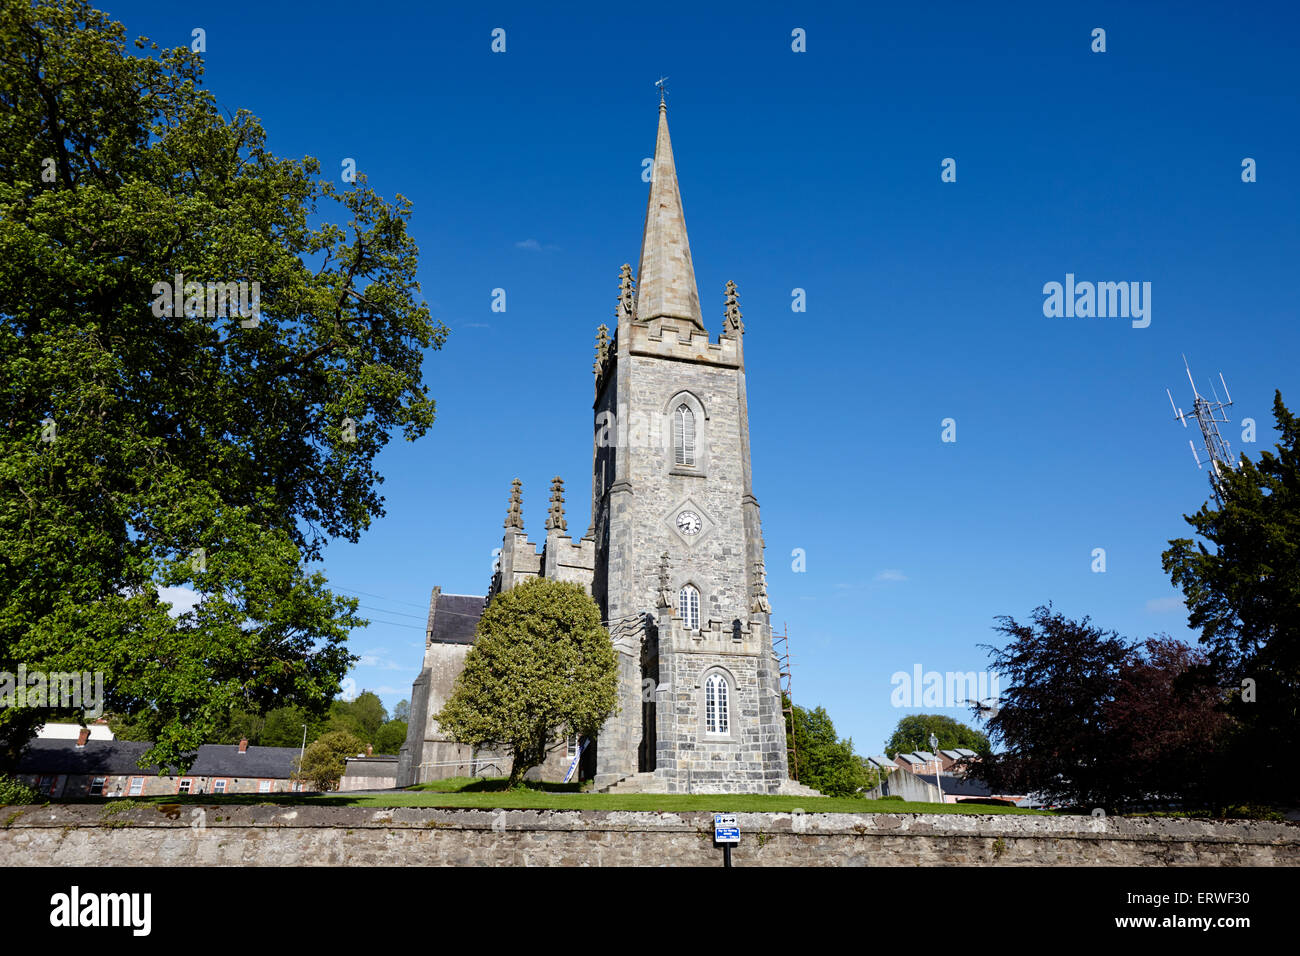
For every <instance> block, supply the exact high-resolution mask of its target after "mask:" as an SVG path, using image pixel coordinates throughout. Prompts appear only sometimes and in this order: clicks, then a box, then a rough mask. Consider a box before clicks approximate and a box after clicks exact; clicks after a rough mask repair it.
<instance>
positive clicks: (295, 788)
mask: <svg viewBox="0 0 1300 956" xmlns="http://www.w3.org/2000/svg"><path fill="white" fill-rule="evenodd" d="M293 792H294V793H301V792H302V782H301V781H299V782H297V783H295V784H294V785H293Z"/></svg>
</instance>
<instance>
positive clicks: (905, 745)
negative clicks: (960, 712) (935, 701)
mask: <svg viewBox="0 0 1300 956" xmlns="http://www.w3.org/2000/svg"><path fill="white" fill-rule="evenodd" d="M931 734H934V736H935V737H936V738H937V739H938V741H939V744H938V749H939V750H955V749H957V748H958V747H960V748H962V749H965V750H973V751H975V752H976V753H977V754H986V753H988V752H989V739H988V737H986V736H984V734H982V733H980V732H979V731H978V730H975V729H974V728H973V727H967V726H966V725H965V724H963V723H962V722H961V721H958V720H953V719H952V718H951V717H947V716H945V715H943V714H908V715H907V716H906V717H903V718H902V719H900V720H899V721H898V726H896V727H895V728H894V732H893V733H892V734H891V735H890V737H889V740H888V741H886V742H885V755H886V756H888V757H897V756H898V755H899V754H901V753H911V752H912V751H914V750H926V751H928V750H929V749H930V735H931Z"/></svg>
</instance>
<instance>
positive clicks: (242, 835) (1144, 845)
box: [0, 804, 1300, 867]
mask: <svg viewBox="0 0 1300 956" xmlns="http://www.w3.org/2000/svg"><path fill="white" fill-rule="evenodd" d="M107 806H111V804H109V805H99V804H94V805H86V804H82V805H62V806H47V807H5V808H3V810H0V866H6V867H8V866H46V865H51V864H53V865H58V866H124V865H126V866H139V865H172V866H175V865H180V866H186V865H207V866H367V865H379V864H383V865H398V866H430V865H432V866H436V865H507V866H518V865H532V866H553V865H561V866H577V865H601V866H615V865H644V866H718V865H720V863H721V851H720V850H719V849H717V848H716V847H714V846H713V844H712V829H711V824H712V817H711V815H710V814H708V813H644V812H636V813H634V812H617V811H581V812H580V811H538V810H509V811H502V810H434V809H423V808H396V809H370V808H361V807H309V806H297V807H291V808H277V807H270V806H229V805H227V806H207V807H200V806H196V805H151V806H137V807H132V808H130V809H127V810H124V811H122V812H120V813H116V814H107V813H105V810H106V807H107ZM737 816H738V817H739V823H740V827H741V834H742V835H741V842H740V845H739V846H738V847H737V848H736V849H735V851H734V853H733V860H734V862H735V865H736V866H949V865H979V866H1094V865H1118V866H1134V865H1145V866H1245V865H1251V866H1259V865H1264V866H1269V865H1274V866H1296V865H1300V827H1297V826H1295V825H1293V824H1292V825H1288V824H1280V823H1261V822H1237V823H1228V822H1211V821H1194V820H1173V819H1146V818H1118V817H1111V818H1106V819H1096V818H1092V817H1047V816H1015V815H1006V816H1002V815H997V816H994V815H987V816H975V815H965V814H933V815H908V814H885V813H875V814H872V813H867V814H847V813H844V814H840V813H837V814H800V813H798V812H795V813H792V814H791V813H785V814H780V813H741V814H738V815H737Z"/></svg>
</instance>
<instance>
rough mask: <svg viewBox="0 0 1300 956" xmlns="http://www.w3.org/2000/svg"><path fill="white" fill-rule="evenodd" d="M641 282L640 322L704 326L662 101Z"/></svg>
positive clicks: (638, 294)
mask: <svg viewBox="0 0 1300 956" xmlns="http://www.w3.org/2000/svg"><path fill="white" fill-rule="evenodd" d="M636 281H637V292H636V317H637V320H638V321H640V322H648V321H650V320H651V319H655V318H660V317H669V318H676V319H685V320H687V321H689V322H691V323H693V324H694V325H695V327H696V328H699V329H703V328H704V320H703V318H701V316H700V293H699V290H698V289H697V288H696V285H695V266H694V265H693V264H692V263H691V244H690V242H689V241H688V240H687V238H686V214H685V213H684V212H682V194H681V189H680V188H679V187H678V185H677V166H676V164H675V163H674V162H673V144H672V141H671V140H670V139H669V138H668V107H667V105H666V104H665V103H664V102H663V101H662V100H661V101H660V103H659V136H658V138H657V139H656V141H655V159H654V167H653V170H652V172H651V179H650V199H649V201H648V202H647V204H646V211H645V231H644V232H643V233H642V235H641V263H640V265H639V266H638V267H637V278H636Z"/></svg>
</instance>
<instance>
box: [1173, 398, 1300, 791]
mask: <svg viewBox="0 0 1300 956" xmlns="http://www.w3.org/2000/svg"><path fill="white" fill-rule="evenodd" d="M1273 417H1274V419H1275V421H1276V424H1277V430H1278V432H1279V433H1280V436H1281V437H1280V440H1279V441H1278V442H1277V444H1276V445H1275V451H1272V452H1270V451H1262V452H1261V453H1260V456H1259V459H1258V460H1257V461H1252V460H1250V459H1249V458H1247V457H1245V456H1243V457H1242V459H1241V461H1240V464H1239V466H1238V467H1237V468H1236V469H1235V470H1231V471H1224V472H1223V473H1222V474H1221V475H1220V476H1219V477H1218V488H1219V493H1220V497H1221V499H1222V501H1221V503H1219V502H1215V503H1206V504H1205V505H1204V506H1203V507H1202V508H1201V509H1200V510H1199V511H1198V512H1197V513H1196V514H1194V515H1190V516H1185V518H1186V521H1187V523H1188V524H1190V525H1191V526H1192V527H1193V528H1194V529H1195V530H1196V534H1197V535H1198V536H1199V538H1200V539H1201V540H1200V541H1194V540H1193V539H1191V538H1179V539H1176V540H1173V541H1170V542H1169V545H1170V547H1169V549H1168V550H1167V551H1165V553H1164V568H1165V570H1166V571H1167V572H1168V573H1169V575H1170V577H1171V578H1172V580H1173V582H1174V584H1175V585H1176V586H1178V587H1180V588H1181V589H1182V591H1183V594H1184V595H1185V597H1186V602H1187V608H1188V611H1189V616H1188V623H1189V624H1190V626H1191V627H1193V628H1195V629H1197V630H1199V631H1200V632H1201V644H1202V646H1203V647H1204V648H1205V650H1206V653H1207V656H1208V658H1209V668H1210V670H1211V673H1212V674H1213V678H1214V680H1215V682H1216V683H1217V684H1218V685H1219V686H1220V687H1222V688H1226V689H1230V690H1232V696H1231V699H1230V701H1229V705H1228V706H1229V708H1230V712H1231V714H1232V716H1233V717H1234V718H1235V721H1236V729H1235V732H1234V733H1233V735H1232V739H1231V747H1232V749H1233V751H1234V752H1235V754H1236V755H1237V757H1238V758H1239V759H1240V760H1242V761H1248V765H1249V767H1250V773H1249V774H1243V775H1242V780H1241V781H1240V788H1239V792H1240V793H1241V795H1242V797H1243V798H1244V797H1247V796H1249V797H1250V798H1252V799H1261V800H1279V801H1294V800H1295V797H1296V794H1297V793H1300V764H1297V762H1296V760H1295V757H1294V754H1295V753H1296V750H1297V748H1298V747H1300V419H1297V418H1296V416H1295V415H1293V414H1292V413H1291V411H1290V410H1289V409H1288V408H1287V407H1286V405H1285V404H1283V402H1282V394H1281V392H1276V393H1275V394H1274V398H1273ZM1241 765H1242V766H1245V765H1246V764H1245V763H1243V764H1241Z"/></svg>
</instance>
